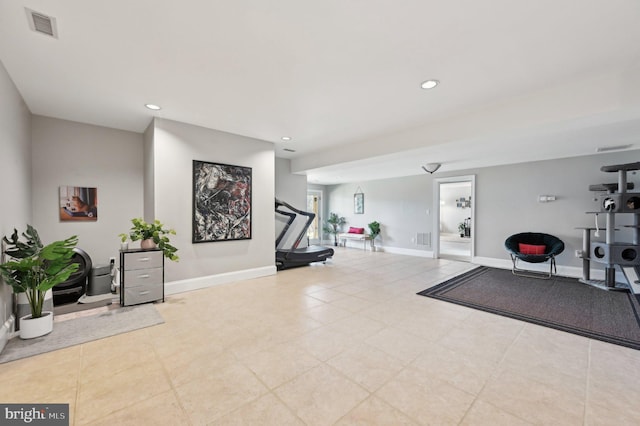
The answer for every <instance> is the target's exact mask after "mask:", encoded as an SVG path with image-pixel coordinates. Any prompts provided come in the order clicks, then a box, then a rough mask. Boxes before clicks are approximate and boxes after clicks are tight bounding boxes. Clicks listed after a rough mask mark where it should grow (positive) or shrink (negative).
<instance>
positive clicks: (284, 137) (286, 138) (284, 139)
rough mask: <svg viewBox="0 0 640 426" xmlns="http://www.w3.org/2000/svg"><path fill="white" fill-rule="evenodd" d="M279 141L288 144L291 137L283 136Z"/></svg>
mask: <svg viewBox="0 0 640 426" xmlns="http://www.w3.org/2000/svg"><path fill="white" fill-rule="evenodd" d="M280 139H282V140H283V141H285V142H288V141H290V140H291V136H283V137H281V138H280Z"/></svg>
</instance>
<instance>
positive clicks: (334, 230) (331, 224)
mask: <svg viewBox="0 0 640 426" xmlns="http://www.w3.org/2000/svg"><path fill="white" fill-rule="evenodd" d="M345 223H347V220H346V219H345V218H344V217H342V216H338V215H337V214H336V213H330V214H329V219H327V223H325V224H324V226H323V227H322V230H323V231H324V232H326V233H328V234H331V235H333V245H334V246H336V247H337V246H338V234H339V233H340V227H341V226H342V225H344V224H345Z"/></svg>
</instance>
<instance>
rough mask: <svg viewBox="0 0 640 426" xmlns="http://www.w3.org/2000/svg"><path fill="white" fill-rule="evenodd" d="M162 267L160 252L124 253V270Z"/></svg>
mask: <svg viewBox="0 0 640 426" xmlns="http://www.w3.org/2000/svg"><path fill="white" fill-rule="evenodd" d="M161 267H162V251H141V252H136V253H125V255H124V270H125V271H132V270H135V269H149V268H161Z"/></svg>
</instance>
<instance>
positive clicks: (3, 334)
mask: <svg viewBox="0 0 640 426" xmlns="http://www.w3.org/2000/svg"><path fill="white" fill-rule="evenodd" d="M15 320H16V318H15V317H14V316H13V315H11V316H10V317H9V319H8V320H6V321H5V322H4V324H2V327H0V352H2V350H3V349H4V347H5V345H6V344H7V342H8V341H9V339H10V338H11V337H13V334H14V333H13V332H14V330H13V327H14V325H15Z"/></svg>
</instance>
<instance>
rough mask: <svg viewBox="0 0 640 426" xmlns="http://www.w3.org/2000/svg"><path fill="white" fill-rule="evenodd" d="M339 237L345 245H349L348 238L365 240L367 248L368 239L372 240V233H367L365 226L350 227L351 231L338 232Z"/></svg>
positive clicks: (365, 247)
mask: <svg viewBox="0 0 640 426" xmlns="http://www.w3.org/2000/svg"><path fill="white" fill-rule="evenodd" d="M338 239H339V240H340V244H342V245H343V247H346V246H347V240H356V241H362V242H364V246H363V248H364V250H366V249H367V241H371V235H369V234H365V232H364V228H353V227H352V228H349V232H343V233H341V234H338Z"/></svg>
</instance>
